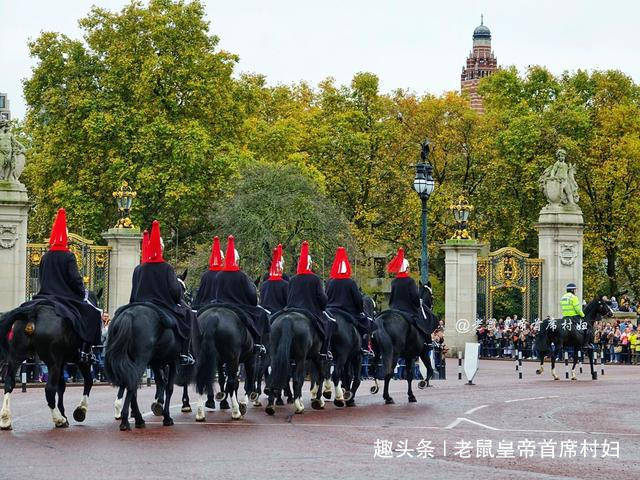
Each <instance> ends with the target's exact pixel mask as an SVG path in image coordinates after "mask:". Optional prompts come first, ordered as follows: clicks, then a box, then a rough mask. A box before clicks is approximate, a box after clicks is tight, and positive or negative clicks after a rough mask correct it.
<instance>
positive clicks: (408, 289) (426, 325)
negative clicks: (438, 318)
mask: <svg viewBox="0 0 640 480" xmlns="http://www.w3.org/2000/svg"><path fill="white" fill-rule="evenodd" d="M389 308H390V309H393V310H399V311H400V312H403V313H406V314H407V315H409V316H410V317H411V319H412V320H413V322H414V323H415V325H416V326H417V327H418V328H419V329H420V330H422V332H423V333H425V334H426V335H429V334H431V332H432V331H433V328H434V322H435V316H434V315H433V314H432V313H431V310H429V309H428V308H425V314H427V315H428V316H429V318H425V317H424V316H423V315H422V311H421V308H420V292H419V291H418V286H417V285H416V282H415V280H413V278H411V277H400V278H394V279H393V281H392V282H391V296H390V297H389ZM427 340H430V339H427Z"/></svg>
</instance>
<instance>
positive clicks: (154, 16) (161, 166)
mask: <svg viewBox="0 0 640 480" xmlns="http://www.w3.org/2000/svg"><path fill="white" fill-rule="evenodd" d="M80 26H81V27H82V29H83V31H84V39H83V41H80V40H74V39H70V38H68V37H66V36H64V35H61V34H56V33H43V34H41V35H40V37H39V38H38V39H37V40H35V41H34V42H32V43H31V44H30V49H31V55H32V56H33V57H35V59H36V61H37V64H36V67H35V68H34V71H33V75H32V76H31V78H30V79H28V80H26V81H25V83H24V95H25V98H26V101H27V104H28V112H27V119H26V131H27V133H28V134H29V136H30V137H31V140H32V147H33V148H32V149H31V151H30V161H29V163H28V166H27V169H26V172H25V179H26V182H27V184H28V187H29V190H30V193H31V196H32V198H33V199H34V200H35V203H36V213H35V215H33V216H32V218H31V221H30V232H31V235H32V237H38V238H39V237H42V236H43V235H45V234H46V232H47V230H48V228H49V225H50V222H51V218H52V216H53V212H54V211H55V209H56V208H58V207H60V206H64V207H66V208H67V209H68V210H69V218H70V222H71V225H70V227H71V229H72V230H76V231H78V230H79V231H80V232H81V233H83V234H84V235H86V236H88V237H89V238H93V239H97V238H99V233H100V232H101V231H103V230H104V229H105V227H108V226H109V225H110V224H111V223H112V222H114V220H115V218H116V213H115V205H114V202H113V199H112V198H111V192H112V191H114V190H115V189H116V188H117V187H118V186H119V184H120V181H121V180H127V181H129V183H130V184H131V185H132V186H133V187H134V188H135V189H136V190H137V191H138V199H137V200H136V202H135V204H134V210H133V220H134V223H136V224H138V225H140V224H142V225H147V224H149V223H150V221H151V220H152V219H154V218H157V219H159V220H160V221H161V222H162V224H163V226H164V227H165V235H166V231H167V230H168V229H169V228H171V229H173V230H174V231H176V232H179V237H180V238H181V239H185V240H187V241H189V240H190V239H193V238H197V237H198V236H199V235H201V234H203V233H204V232H207V231H208V230H210V227H211V225H210V224H209V223H208V219H207V217H206V216H204V215H201V212H203V211H205V208H206V206H207V205H209V203H210V199H211V198H212V197H213V198H214V197H217V196H219V195H221V194H223V193H224V185H225V182H226V180H227V178H228V177H229V175H230V174H231V172H232V171H233V165H234V161H235V159H236V158H237V157H238V156H239V155H241V152H238V151H237V150H236V147H235V142H236V139H237V137H238V134H239V130H240V128H241V125H242V118H241V115H240V114H241V111H240V110H239V109H238V108H237V107H236V102H235V99H234V95H235V83H234V81H233V79H232V78H231V74H232V70H233V67H234V65H235V63H236V57H235V56H233V55H230V54H228V53H226V52H223V51H220V50H218V49H217V43H218V38H217V37H216V36H214V35H211V34H210V33H209V27H208V23H207V22H206V21H205V19H204V11H203V7H202V5H201V4H200V2H198V1H192V2H185V1H170V0H150V2H149V4H148V7H145V6H143V4H142V2H138V1H135V2H132V3H131V4H129V5H128V6H126V7H125V8H123V9H122V11H120V12H118V13H112V12H109V11H107V10H103V9H100V8H93V10H92V11H91V13H90V14H89V15H88V16H87V17H85V18H83V19H82V20H80ZM166 236H167V239H168V241H169V243H171V240H170V239H169V236H168V235H166Z"/></svg>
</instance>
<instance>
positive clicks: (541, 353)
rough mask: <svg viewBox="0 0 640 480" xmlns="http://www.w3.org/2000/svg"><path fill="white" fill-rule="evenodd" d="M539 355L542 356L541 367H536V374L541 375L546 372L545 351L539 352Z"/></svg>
mask: <svg viewBox="0 0 640 480" xmlns="http://www.w3.org/2000/svg"><path fill="white" fill-rule="evenodd" d="M538 356H539V357H540V368H538V369H536V375H540V374H542V372H544V353H543V352H540V353H538Z"/></svg>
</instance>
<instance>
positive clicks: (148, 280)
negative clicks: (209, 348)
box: [131, 220, 195, 365]
mask: <svg viewBox="0 0 640 480" xmlns="http://www.w3.org/2000/svg"><path fill="white" fill-rule="evenodd" d="M162 250H163V246H162V238H161V237H160V224H159V223H158V221H157V220H154V221H153V224H152V227H151V236H150V238H149V244H148V245H147V249H146V257H147V258H146V261H145V263H143V264H142V265H141V266H140V268H139V270H138V275H137V283H136V284H135V285H133V286H132V294H131V295H132V298H131V302H132V303H133V302H150V303H153V304H154V305H157V306H158V307H160V308H162V309H163V310H166V311H167V312H169V313H170V314H171V315H172V316H173V317H174V318H175V319H176V334H177V337H178V339H179V342H180V363H181V364H182V365H193V364H195V360H194V359H193V356H192V355H191V354H190V353H189V337H190V333H191V324H192V322H193V318H192V317H193V312H192V311H191V309H190V308H188V307H186V306H184V305H181V302H182V294H183V289H182V286H181V285H180V282H179V281H178V277H177V276H176V272H175V271H174V270H173V267H172V266H171V265H169V264H168V263H167V262H165V260H164V258H163V257H162Z"/></svg>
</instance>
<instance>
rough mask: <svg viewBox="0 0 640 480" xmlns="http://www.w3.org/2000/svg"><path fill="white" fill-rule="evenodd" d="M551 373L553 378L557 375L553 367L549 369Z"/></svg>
mask: <svg viewBox="0 0 640 480" xmlns="http://www.w3.org/2000/svg"><path fill="white" fill-rule="evenodd" d="M551 375H553V378H558V375H556V369H555V368H552V369H551Z"/></svg>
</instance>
